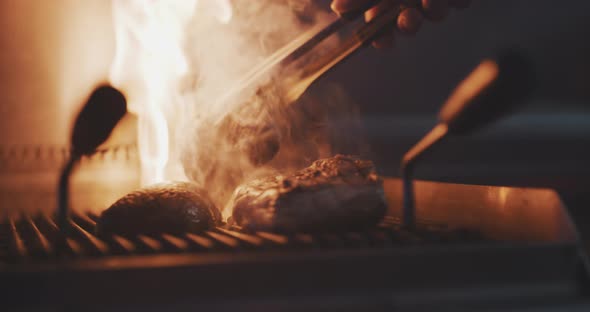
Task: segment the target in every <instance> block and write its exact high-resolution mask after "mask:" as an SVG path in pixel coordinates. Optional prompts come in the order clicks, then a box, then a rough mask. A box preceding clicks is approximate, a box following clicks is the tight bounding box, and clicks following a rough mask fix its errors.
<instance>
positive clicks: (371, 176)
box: [228, 155, 387, 232]
mask: <svg viewBox="0 0 590 312" xmlns="http://www.w3.org/2000/svg"><path fill="white" fill-rule="evenodd" d="M228 208H230V209H233V214H232V218H233V221H234V222H236V223H237V224H238V225H240V226H242V227H244V228H245V229H248V230H265V231H279V232H295V231H309V232H316V231H339V230H357V229H362V228H366V227H370V226H374V225H375V224H377V223H378V222H379V221H380V220H381V219H382V218H383V216H384V214H385V212H386V209H387V206H386V202H385V197H384V192H383V187H382V181H381V179H380V178H379V177H378V176H377V174H376V172H375V167H374V166H373V163H372V162H370V161H366V160H361V159H360V158H358V157H354V156H344V155H337V156H334V157H332V158H326V159H321V160H317V161H315V162H314V163H313V164H312V165H311V166H309V167H307V168H305V169H303V170H300V171H298V172H296V173H295V174H292V175H289V176H270V177H267V178H263V179H257V180H253V181H250V182H248V183H245V184H243V185H241V186H240V187H238V188H237V189H236V191H235V192H234V194H233V197H232V199H231V200H230V202H229V204H228Z"/></svg>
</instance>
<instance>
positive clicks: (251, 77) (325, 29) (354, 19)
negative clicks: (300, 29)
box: [218, 0, 403, 103]
mask: <svg viewBox="0 0 590 312" xmlns="http://www.w3.org/2000/svg"><path fill="white" fill-rule="evenodd" d="M384 1H387V0H381V1H378V0H376V1H369V2H368V4H367V5H365V6H364V7H362V8H360V9H358V10H355V11H351V12H346V13H344V14H341V15H340V16H338V17H337V18H336V19H335V20H334V21H332V22H330V23H329V24H327V25H317V26H315V27H313V28H312V29H310V30H309V31H306V32H305V33H303V34H301V35H300V36H299V37H297V38H296V39H295V40H293V41H291V42H290V43H289V44H287V45H285V46H284V47H282V48H281V49H279V50H278V51H276V52H275V53H273V54H272V55H271V56H270V57H268V58H267V59H266V60H265V61H263V62H261V63H260V64H258V65H257V66H255V67H254V68H252V69H251V70H250V71H249V72H248V73H247V74H246V75H245V76H244V77H243V78H242V79H241V80H239V81H238V83H237V84H235V85H234V86H233V88H230V89H229V90H228V92H226V93H225V94H224V95H223V96H222V97H221V98H219V99H218V100H220V101H226V100H229V98H231V97H238V96H240V95H241V94H242V92H243V91H244V90H251V89H252V87H259V86H260V84H261V81H262V80H263V79H265V78H268V77H273V79H272V82H271V83H272V84H274V85H278V87H279V88H281V89H282V90H284V91H285V94H284V96H285V98H284V100H285V102H287V103H292V102H293V101H295V100H297V99H298V98H299V97H300V96H301V95H302V94H303V92H304V91H305V90H306V89H307V88H308V87H309V86H310V85H311V84H312V83H313V82H314V81H315V80H316V79H318V78H319V77H321V76H322V75H323V74H325V73H326V72H328V71H329V70H330V69H331V68H333V67H334V66H335V65H337V64H339V63H341V62H342V61H344V60H345V59H347V58H348V57H349V56H351V55H352V54H353V53H354V52H356V51H358V50H360V48H362V47H364V46H366V45H368V44H369V43H370V42H372V41H373V39H374V38H375V37H377V36H378V35H379V34H380V33H381V32H382V31H383V30H384V29H385V28H386V27H393V26H392V25H393V22H394V21H395V20H397V17H398V16H399V14H400V12H401V11H402V9H403V6H401V5H400V6H392V7H389V8H388V9H385V10H384V11H383V12H382V13H381V14H380V15H378V16H376V17H375V18H374V19H373V20H372V21H370V22H368V23H365V21H364V19H363V16H364V13H365V12H366V11H367V10H369V9H371V8H373V7H375V6H377V5H379V4H380V3H381V2H384ZM336 36H337V37H338V38H337V39H335V38H334V37H336ZM333 39H335V40H333Z"/></svg>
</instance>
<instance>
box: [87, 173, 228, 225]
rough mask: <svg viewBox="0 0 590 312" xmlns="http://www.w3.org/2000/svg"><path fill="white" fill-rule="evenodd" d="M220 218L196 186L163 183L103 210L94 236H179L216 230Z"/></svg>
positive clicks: (203, 192)
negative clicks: (166, 234) (167, 234)
mask: <svg viewBox="0 0 590 312" xmlns="http://www.w3.org/2000/svg"><path fill="white" fill-rule="evenodd" d="M220 222H221V214H220V212H219V210H218V209H217V207H215V205H214V204H213V202H212V201H211V199H210V198H209V195H208V194H207V193H206V192H205V191H204V190H203V189H201V188H199V187H198V186H197V185H196V184H193V183H187V182H174V183H162V184H157V185H153V186H149V187H146V188H143V189H140V190H137V191H135V192H132V193H129V194H127V195H126V196H124V197H122V198H121V199H119V200H118V201H117V202H115V203H114V204H113V205H112V206H111V207H109V208H108V209H107V210H105V211H104V212H103V213H102V215H101V216H100V219H99V220H98V222H97V224H96V226H97V235H98V236H101V237H104V236H108V235H112V234H118V235H122V236H134V235H138V234H154V235H157V234H162V233H170V234H182V233H186V232H199V231H203V230H207V229H210V228H212V227H215V226H216V225H218V224H219V223H220Z"/></svg>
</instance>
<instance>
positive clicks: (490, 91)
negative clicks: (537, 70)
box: [438, 51, 535, 135]
mask: <svg viewBox="0 0 590 312" xmlns="http://www.w3.org/2000/svg"><path fill="white" fill-rule="evenodd" d="M534 77H535V75H534V71H533V66H532V64H531V63H530V62H529V60H528V59H527V58H525V57H524V56H523V55H522V54H520V53H518V52H515V51H508V52H505V53H503V54H500V55H499V56H498V57H497V58H495V59H486V60H484V61H483V62H481V63H480V64H479V66H478V67H477V68H476V69H475V70H474V71H473V72H471V74H470V75H469V76H468V77H467V78H466V79H465V80H464V81H463V82H461V83H460V84H459V85H458V86H457V88H455V90H454V91H453V93H452V94H451V96H449V98H448V99H447V101H446V103H445V104H444V105H443V107H442V109H441V110H440V112H439V115H438V117H439V120H440V122H441V123H442V124H446V125H447V127H448V131H449V134H452V135H454V134H456V135H462V134H468V133H471V132H473V131H475V130H477V129H479V128H481V127H483V126H485V125H487V124H490V123H492V122H494V121H495V120H497V119H499V118H501V117H502V116H504V115H506V114H508V113H510V112H512V111H513V110H514V109H515V108H516V107H518V106H519V105H520V104H522V103H524V102H525V100H526V99H527V97H528V96H529V95H530V94H531V93H532V91H533V89H534Z"/></svg>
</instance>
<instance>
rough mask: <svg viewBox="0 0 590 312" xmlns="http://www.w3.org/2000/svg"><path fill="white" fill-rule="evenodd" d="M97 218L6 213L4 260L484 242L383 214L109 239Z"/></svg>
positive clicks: (0, 238)
mask: <svg viewBox="0 0 590 312" xmlns="http://www.w3.org/2000/svg"><path fill="white" fill-rule="evenodd" d="M97 218H98V216H97V215H95V214H93V213H74V214H73V215H72V216H71V218H70V219H69V228H68V229H67V231H62V230H60V229H59V228H58V226H57V224H56V221H55V217H54V216H50V215H48V214H38V215H34V216H31V215H25V214H20V215H16V216H10V217H7V216H5V217H4V218H3V220H2V222H1V223H0V242H1V247H0V248H1V249H0V252H1V253H0V259H1V261H2V262H6V263H13V262H21V261H26V260H49V259H51V258H54V257H57V256H58V253H57V250H56V246H57V242H60V241H64V235H65V234H64V233H67V236H66V237H65V248H64V250H63V252H62V253H60V254H59V256H60V257H70V258H80V257H102V256H109V255H137V254H154V253H184V252H195V253H199V252H215V251H240V250H256V249H264V250H267V249H276V248H303V249H305V248H345V247H351V248H354V247H377V248H379V247H388V246H394V245H407V244H416V243H444V242H469V241H477V240H481V238H480V237H479V236H478V235H477V234H475V233H472V232H467V231H458V230H449V229H447V228H446V227H444V226H437V225H434V224H425V223H422V224H421V226H420V229H419V230H416V231H413V232H408V231H405V230H403V229H402V228H401V227H400V222H399V219H397V218H393V217H385V218H384V220H383V221H382V222H381V224H379V226H377V227H376V228H374V229H372V230H369V231H365V232H349V233H330V234H315V235H314V234H308V233H299V234H290V235H284V234H278V233H268V232H255V233H254V232H253V233H247V232H244V231H241V230H240V229H239V228H236V227H228V226H225V227H217V228H215V229H212V230H210V231H206V232H202V233H185V234H184V235H171V234H162V235H158V236H148V235H138V236H134V237H122V236H118V235H113V236H111V237H110V238H108V239H106V240H101V239H99V238H97V237H96V236H95V235H94V233H95V226H96V220H97Z"/></svg>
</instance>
